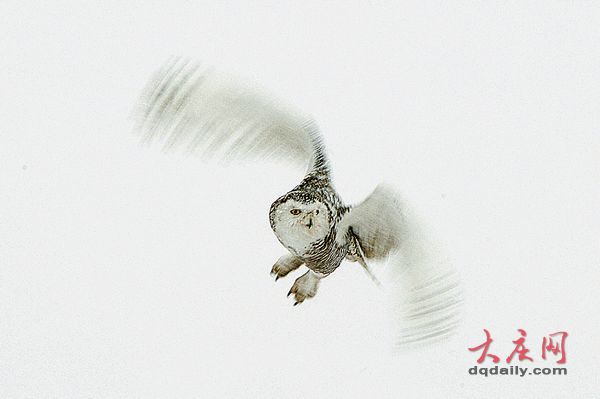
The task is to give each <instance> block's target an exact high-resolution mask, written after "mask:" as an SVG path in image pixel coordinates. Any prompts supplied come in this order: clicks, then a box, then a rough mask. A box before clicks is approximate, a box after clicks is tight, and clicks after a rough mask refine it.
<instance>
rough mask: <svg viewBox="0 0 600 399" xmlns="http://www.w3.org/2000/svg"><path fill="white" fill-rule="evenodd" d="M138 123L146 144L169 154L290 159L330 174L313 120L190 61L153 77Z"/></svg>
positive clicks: (138, 110) (167, 67) (168, 66)
mask: <svg viewBox="0 0 600 399" xmlns="http://www.w3.org/2000/svg"><path fill="white" fill-rule="evenodd" d="M134 119H135V122H136V123H135V131H136V132H138V133H139V134H140V135H141V136H142V140H143V141H144V142H148V143H151V142H154V141H160V142H162V143H163V148H164V149H165V150H168V149H172V148H176V147H185V148H187V150H188V151H190V152H201V153H202V155H203V156H205V157H217V158H220V159H222V160H225V161H230V160H240V159H250V160H254V159H265V158H275V159H285V160H289V161H292V162H294V163H300V164H304V165H306V164H308V170H309V171H311V170H314V169H317V168H321V169H324V170H325V171H326V172H328V164H327V158H326V156H325V150H324V145H323V140H322V137H321V134H320V133H319V130H318V128H317V126H316V124H315V123H314V122H313V120H312V119H311V118H309V117H307V116H305V115H302V114H300V113H298V112H295V111H293V110H291V109H289V108H287V107H286V106H284V105H283V104H282V103H281V102H279V101H276V100H275V99H273V98H271V97H269V96H266V95H263V94H260V93H259V92H258V90H253V89H250V88H249V87H244V86H242V85H239V84H236V83H233V82H232V81H231V79H229V78H228V77H227V76H224V75H220V74H217V73H216V72H215V71H214V70H213V69H212V68H208V67H203V66H201V65H199V64H197V63H194V62H191V61H189V60H186V59H182V58H175V59H172V60H170V61H169V62H167V63H166V64H165V65H164V66H163V67H162V68H161V69H159V70H158V71H157V72H156V73H155V74H154V75H153V76H152V77H151V79H150V80H149V82H148V84H147V85H146V87H145V88H144V90H143V92H142V94H141V96H140V99H139V102H138V104H137V106H136V109H135V110H134Z"/></svg>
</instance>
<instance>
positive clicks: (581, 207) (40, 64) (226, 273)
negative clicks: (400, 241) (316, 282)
mask: <svg viewBox="0 0 600 399" xmlns="http://www.w3.org/2000/svg"><path fill="white" fill-rule="evenodd" d="M599 21H600V5H598V4H597V3H595V2H590V1H513V2H506V1H502V2H433V1H431V2H422V1H414V2H388V3H383V2H371V3H367V2H250V1H248V2H228V3H227V4H224V2H223V3H222V2H194V1H181V2H169V3H168V4H167V3H166V2H164V3H161V2H156V1H153V2H139V3H137V4H135V3H134V2H107V1H102V2H96V3H95V4H79V3H75V2H73V3H71V4H70V3H68V2H54V3H48V4H41V3H39V2H37V3H34V2H2V3H1V4H0V33H1V34H0V50H1V55H2V56H1V57H0V71H2V74H1V75H0V88H1V89H2V94H1V96H2V97H1V98H2V102H1V106H0V397H2V398H30V397H36V398H82V397H89V398H133V397H140V398H166V397H169V398H212V397H214V398H228V397H231V398H239V397H244V398H255V397H256V398H349V397H376V398H399V397H408V398H411V397H415V398H420V397H427V398H480V397H503V398H513V397H514V398H517V397H519V398H520V397H542V396H543V397H547V398H553V397H555V398H564V397H590V396H592V395H594V394H597V388H596V386H595V378H594V377H596V374H597V373H596V372H595V370H596V367H597V364H596V362H595V361H594V360H596V357H597V356H596V355H595V354H596V353H597V352H598V350H599V349H600V339H599V338H598V329H599V328H600V317H599V316H598V313H597V309H598V306H599V305H600V303H599V299H598V295H596V290H597V285H598V280H599V277H600V274H599V271H598V261H599V259H600V242H599V237H600V216H599V213H598V204H600V186H599V184H598V182H599V181H600V168H599V166H600V165H599V161H598V159H599V158H600V133H599V132H600V114H599V113H598V110H599V109H600V80H599V79H598V70H599V69H598V66H599V65H600V44H599V43H600V24H599V23H598V22H599ZM170 55H184V56H188V57H191V58H194V59H198V60H201V61H204V62H206V63H209V64H212V65H215V66H216V67H217V68H219V69H220V70H222V71H225V72H229V73H231V74H233V75H235V76H237V77H239V79H240V80H242V81H247V82H250V83H253V84H256V85H258V86H261V87H263V88H264V89H266V90H267V91H270V92H272V93H273V94H275V95H277V96H279V97H280V98H282V99H284V100H285V101H286V102H288V103H289V104H291V105H293V106H296V107H298V108H299V109H301V110H303V111H305V112H308V113H311V114H312V115H314V117H315V118H316V120H317V121H318V122H319V125H320V126H321V128H322V131H323V133H324V136H325V141H326V144H327V145H328V150H329V152H330V155H331V158H332V164H333V169H334V178H335V183H336V187H337V189H338V190H339V192H340V194H341V195H342V197H343V198H344V199H345V200H346V201H347V202H349V203H355V202H357V201H360V200H361V199H362V198H364V197H365V196H366V195H367V194H368V193H369V192H370V191H371V190H372V189H373V188H374V187H375V185H376V184H377V183H379V182H380V181H386V182H387V183H389V184H390V185H392V186H394V187H395V188H396V190H398V191H399V192H401V193H402V195H403V196H404V197H405V198H407V199H408V200H409V202H411V203H412V204H413V206H414V207H415V208H416V209H418V211H419V212H420V213H421V214H422V216H423V218H424V219H425V221H426V222H427V223H428V226H429V228H430V230H431V231H433V232H434V233H435V235H436V236H437V237H438V239H439V240H440V241H441V242H442V243H443V244H444V246H445V247H446V248H447V252H448V256H449V258H450V259H452V262H453V263H454V265H455V267H456V268H457V269H458V270H459V272H460V274H461V275H462V277H463V281H464V286H465V293H466V308H465V319H464V323H463V325H462V327H461V329H460V331H459V332H458V334H457V335H456V336H455V337H454V338H453V339H452V340H450V341H447V342H445V343H442V344H440V345H437V346H435V347H431V348H425V349H422V350H414V351H410V352H403V353H397V354H395V355H394V354H393V353H392V352H391V351H390V341H391V339H392V335H393V334H392V332H391V331H392V329H391V328H390V315H389V305H388V303H387V302H386V297H385V295H383V294H382V292H381V290H378V289H377V287H375V286H374V285H373V284H372V283H371V282H370V281H369V279H368V278H367V277H366V276H365V275H364V273H363V271H362V270H360V269H359V268H358V267H356V265H354V264H344V265H343V266H342V267H341V268H340V269H339V270H338V271H336V272H335V273H334V274H333V275H332V276H330V277H328V278H327V279H326V280H324V281H323V282H322V284H321V287H320V289H319V293H318V295H317V297H316V298H314V299H312V300H310V301H307V302H306V303H304V304H302V306H298V307H292V306H291V302H290V300H287V299H286V298H285V294H286V293H287V291H288V289H289V287H290V286H291V284H292V283H293V279H294V278H295V277H296V275H294V276H290V277H287V278H285V279H283V280H279V281H278V282H277V283H274V282H273V281H272V279H271V277H270V276H269V271H270V269H271V266H272V264H273V262H274V261H275V260H276V259H277V258H278V257H279V256H280V255H282V254H283V253H284V249H283V248H282V247H281V245H280V244H279V243H278V242H277V240H276V238H275V236H274V235H273V234H272V232H271V230H270V228H269V224H268V218H267V214H268V209H269V205H270V204H271V202H272V201H273V200H274V199H276V198H277V197H278V196H280V195H281V194H283V193H284V192H286V191H287V190H289V189H290V188H291V187H293V186H294V185H295V184H296V183H297V182H298V180H299V178H300V176H301V171H299V170H294V169H293V168H288V167H286V166H285V165H277V164H267V163H264V164H251V165H243V166H242V165H238V166H236V165H234V166H229V167H222V166H221V165H219V164H217V163H205V162H202V161H201V160H199V159H197V158H193V157H185V156H183V155H182V154H169V155H165V154H162V153H161V152H160V151H159V150H158V149H157V148H150V149H147V148H143V147H141V146H139V145H138V143H137V140H136V138H135V137H133V136H132V135H130V134H129V132H130V128H131V123H130V121H129V120H128V116H129V113H130V111H131V108H132V105H133V104H134V102H135V100H136V98H137V95H138V93H139V91H140V89H141V88H142V87H143V85H144V83H145V81H146V80H147V78H148V77H149V75H150V74H151V73H152V71H153V70H154V69H156V68H157V67H158V66H160V65H161V64H162V63H163V62H164V61H165V59H166V58H167V57H169V56H170ZM483 328H487V329H488V330H490V331H491V332H492V335H493V336H494V345H495V346H494V350H495V351H496V352H498V353H500V354H504V356H506V355H507V354H508V353H510V351H511V350H512V343H511V341H512V340H514V339H516V338H517V337H518V333H517V331H516V329H517V328H524V329H525V330H527V333H528V340H529V341H527V343H528V344H529V346H530V349H531V352H532V353H534V354H535V355H536V358H535V361H534V364H533V365H529V364H525V365H524V366H529V367H534V366H539V367H543V365H544V364H545V363H543V362H542V361H541V360H540V357H539V354H538V353H539V346H540V339H541V337H543V336H544V335H546V334H549V333H551V332H554V331H568V332H569V338H568V341H567V345H568V346H567V351H568V363H567V367H568V373H569V374H568V375H567V376H553V377H552V376H526V377H523V378H520V377H515V376H503V377H501V376H496V377H488V378H484V377H481V376H471V375H469V374H468V373H467V370H468V368H469V367H472V366H473V365H475V359H476V357H477V356H476V355H475V354H473V353H471V352H469V351H468V350H467V348H468V347H470V346H475V345H478V344H479V343H481V342H482V340H483V338H484V336H483V332H482V329H483ZM548 364H550V365H552V364H553V363H552V362H550V363H548Z"/></svg>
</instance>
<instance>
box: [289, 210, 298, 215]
mask: <svg viewBox="0 0 600 399" xmlns="http://www.w3.org/2000/svg"><path fill="white" fill-rule="evenodd" d="M290 213H291V214H292V215H299V214H300V209H292V210H291V211H290Z"/></svg>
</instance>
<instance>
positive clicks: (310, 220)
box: [307, 217, 313, 229]
mask: <svg viewBox="0 0 600 399" xmlns="http://www.w3.org/2000/svg"><path fill="white" fill-rule="evenodd" d="M312 224H313V223H312V218H311V217H309V218H308V224H307V226H308V228H309V229H310V228H311V227H312Z"/></svg>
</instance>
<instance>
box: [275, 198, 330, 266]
mask: <svg viewBox="0 0 600 399" xmlns="http://www.w3.org/2000/svg"><path fill="white" fill-rule="evenodd" d="M329 229H330V222H329V210H328V208H327V206H325V204H323V203H321V202H318V201H314V202H310V203H305V202H300V201H296V200H294V199H289V200H287V201H286V202H283V203H281V204H279V206H277V208H275V215H274V226H273V230H274V232H275V235H276V236H277V238H278V239H279V241H281V243H282V244H283V245H284V246H285V247H287V248H288V249H289V250H290V251H291V252H292V253H293V254H295V255H298V256H302V255H303V254H304V253H306V251H308V249H309V248H310V244H312V243H313V242H315V241H317V240H320V239H323V238H325V237H326V236H327V234H328V233H329Z"/></svg>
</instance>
